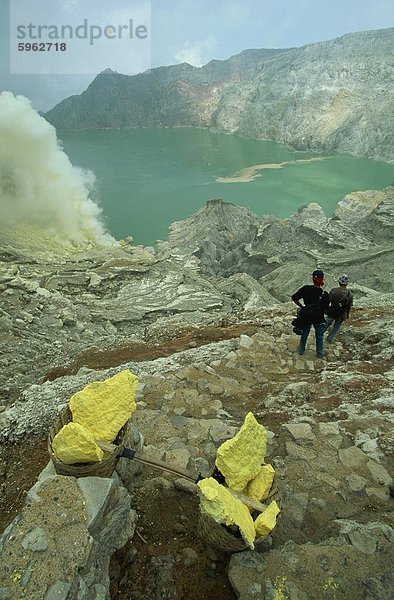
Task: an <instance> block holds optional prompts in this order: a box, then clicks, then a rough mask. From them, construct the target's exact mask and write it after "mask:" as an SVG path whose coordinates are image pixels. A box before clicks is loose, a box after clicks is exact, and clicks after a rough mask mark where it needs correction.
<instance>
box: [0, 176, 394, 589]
mask: <svg viewBox="0 0 394 600" xmlns="http://www.w3.org/2000/svg"><path fill="white" fill-rule="evenodd" d="M392 211H393V188H389V189H387V190H384V191H383V192H374V191H369V192H358V193H354V194H350V195H348V196H347V197H345V198H344V199H343V200H342V201H341V202H340V203H339V204H338V206H337V209H336V211H335V213H334V215H333V216H332V218H330V219H326V218H325V216H324V214H323V211H322V210H321V208H320V207H319V206H318V205H315V204H312V205H309V206H306V207H301V209H299V211H297V213H296V214H295V215H293V216H292V217H290V218H289V219H279V218H274V217H264V218H262V219H261V218H258V217H256V216H255V215H253V214H252V213H251V212H250V211H248V210H247V209H244V208H240V207H237V206H234V205H229V204H226V203H224V202H222V201H220V200H212V201H210V202H208V203H207V204H206V206H204V207H203V208H202V209H201V210H200V211H198V213H196V214H194V215H192V216H191V217H189V219H186V220H185V221H183V222H181V223H175V224H174V225H173V226H172V227H171V229H170V232H169V235H168V238H167V240H166V241H165V242H161V243H160V244H159V245H158V247H157V248H156V250H153V249H146V248H141V247H132V246H130V244H127V243H123V244H121V245H119V247H117V248H116V247H115V248H111V249H109V248H103V249H99V248H95V249H93V248H92V249H90V250H88V251H85V252H84V253H70V252H68V253H66V252H65V251H64V250H62V249H59V248H56V247H55V246H53V247H48V245H47V243H46V241H45V239H43V240H42V245H41V246H40V245H39V236H38V234H37V233H36V236H35V237H34V238H33V239H34V249H33V248H32V246H31V244H30V243H29V238H28V237H26V236H25V237H24V238H23V237H21V236H20V235H17V234H16V232H10V231H8V232H3V233H2V236H1V239H2V242H1V249H0V250H1V255H0V257H1V263H0V286H1V287H0V290H1V292H0V293H1V298H2V304H1V317H0V344H1V346H0V348H1V371H2V378H3V379H2V384H1V393H2V403H3V407H2V412H1V413H0V477H1V500H2V503H3V505H4V507H5V510H4V511H2V519H3V523H4V526H6V525H7V524H8V523H9V522H11V520H12V518H13V517H14V516H15V515H16V513H17V512H18V510H19V509H20V508H21V507H22V506H23V503H24V499H25V497H26V493H27V491H28V488H29V486H30V485H31V483H33V482H34V479H35V477H36V476H37V475H38V474H39V472H40V470H41V468H42V467H41V466H40V465H45V463H46V462H47V450H46V447H45V440H46V436H47V432H48V428H49V426H50V424H51V423H52V422H53V421H54V419H55V418H56V416H57V414H58V413H59V411H60V410H61V408H63V407H64V406H65V404H66V403H67V401H68V399H69V397H70V396H71V395H72V394H73V393H74V392H75V391H77V390H79V389H81V388H82V387H84V386H85V385H86V384H87V383H89V382H91V381H94V380H98V379H100V380H102V379H105V378H107V377H109V376H110V375H113V374H115V373H116V372H118V371H120V370H122V369H125V368H130V369H131V370H132V371H133V372H135V373H136V374H137V375H138V376H139V378H140V382H139V387H138V397H137V400H138V403H137V411H136V413H135V414H134V416H133V422H134V425H136V427H138V429H139V431H140V432H141V433H142V435H143V439H144V446H145V451H146V452H147V453H149V454H150V455H151V456H152V457H156V458H158V459H163V460H166V461H167V462H171V463H174V464H175V465H178V466H179V467H183V468H186V467H187V468H189V469H193V470H195V471H196V472H201V473H202V474H203V475H207V474H209V472H210V469H211V467H212V465H213V462H214V458H215V453H216V449H217V447H218V446H219V445H220V444H221V443H222V441H223V440H225V439H227V438H229V437H231V436H232V435H233V434H234V432H235V431H236V429H237V428H238V427H239V426H240V424H241V423H242V421H243V419H244V416H245V414H246V412H248V411H249V410H252V411H253V412H254V413H255V415H256V417H257V418H258V419H259V420H260V421H261V422H262V423H264V424H265V425H266V427H267V428H268V430H269V431H270V434H269V437H270V446H269V459H270V460H272V462H273V464H274V466H275V468H276V470H277V484H278V488H279V492H280V496H281V505H282V514H281V518H280V521H279V525H278V527H277V529H276V530H275V531H274V534H273V535H272V538H269V540H268V541H267V545H266V547H265V548H264V551H263V553H261V554H260V553H250V552H243V553H241V554H239V555H234V556H233V557H232V558H231V560H230V557H227V556H225V555H222V554H221V553H220V552H216V551H213V550H212V549H206V547H205V546H204V544H203V542H202V541H201V540H199V539H198V538H197V537H196V531H197V516H198V504H197V501H196V497H195V490H194V489H193V487H190V486H187V485H185V483H184V482H183V481H179V480H174V478H173V477H172V476H168V477H167V475H166V476H165V477H158V474H159V473H158V472H155V471H149V470H148V471H147V470H146V469H144V470H143V471H142V472H141V473H140V474H138V470H136V469H135V465H134V463H133V462H130V461H127V460H126V459H122V461H121V463H120V464H119V475H120V477H121V478H122V481H123V486H125V487H127V489H128V491H129V492H130V493H131V507H132V509H133V510H136V512H137V513H138V516H139V520H138V522H137V523H136V521H135V514H134V512H133V511H132V512H131V513H130V500H129V499H128V496H127V494H126V492H125V490H124V489H123V487H122V486H119V481H118V479H117V477H116V476H115V480H116V481H115V483H110V484H109V485H108V486H107V488H108V489H107V492H108V494H107V496H106V495H105V493H103V494H102V495H101V496H100V497H102V498H103V504H102V506H103V508H100V507H97V506H96V510H98V517H97V518H98V520H97V522H96V525H97V527H96V526H95V527H96V528H95V530H94V531H93V529H92V528H91V527H90V526H89V520H88V522H86V519H85V517H84V513H83V511H81V506H82V504H83V498H82V496H81V490H80V488H81V486H80V485H78V484H77V483H76V482H75V481H74V480H72V481H71V480H69V479H67V481H64V478H60V479H59V480H56V479H55V480H53V479H50V480H49V483H45V485H44V487H42V491H40V493H39V495H41V497H42V499H44V505H42V504H41V506H38V507H37V504H34V502H33V503H32V502H31V497H32V493H31V494H30V495H29V496H28V498H27V504H26V506H25V508H24V509H23V512H22V513H21V516H18V517H17V518H16V521H13V525H12V527H11V528H10V529H9V530H8V531H7V532H6V533H5V535H4V537H3V539H2V540H0V554H1V553H2V555H1V561H0V563H1V564H2V569H3V571H2V573H3V574H4V583H3V581H2V583H1V586H0V592H1V594H3V596H5V597H10V598H14V597H15V598H17V597H21V595H22V596H23V594H24V593H25V591H26V590H28V592H29V594H30V596H29V597H31V598H35V597H37V600H38V598H39V597H43V594H44V593H48V594H50V593H52V596H51V595H49V596H48V598H51V597H55V596H54V594H55V593H60V592H59V590H60V591H61V592H62V593H63V597H64V598H68V599H72V600H73V599H74V598H77V597H78V598H80V597H83V598H86V600H90V598H92V599H93V598H97V597H98V595H97V594H98V593H99V592H100V594H101V596H100V597H102V598H105V599H106V600H109V597H110V592H109V587H108V586H109V581H110V580H111V586H112V588H111V589H112V597H114V598H115V597H117V598H130V597H133V598H142V597H144V598H147V600H154V599H157V598H168V599H174V600H177V599H178V598H181V597H187V598H189V599H191V600H194V598H195V599H196V600H197V598H201V595H204V596H205V597H207V598H213V597H215V598H219V599H220V600H230V599H231V598H234V594H235V595H236V596H237V597H238V598H241V599H246V598H254V597H256V598H263V599H264V598H267V600H268V599H269V598H273V597H282V598H288V599H290V600H298V599H299V598H303V599H305V600H309V599H311V600H312V599H314V598H316V597H321V598H336V599H337V600H359V599H360V598H363V599H367V600H386V598H387V600H388V599H389V598H390V593H391V589H392V585H393V581H392V573H391V570H390V564H391V563H392V558H393V529H392V527H393V521H392V514H391V513H390V509H391V504H392V498H391V496H390V494H391V493H392V477H391V475H390V472H391V471H392V468H393V453H392V449H393V435H392V405H393V380H394V376H393V367H394V363H393V347H394V345H393V330H394V329H393V318H394V314H393V309H392V306H393V302H392V300H393V289H392V282H391V280H392V277H391V276H390V266H389V265H390V264H392V260H390V259H392V252H393V248H392V245H391V244H390V242H391V239H392V226H393V215H392ZM316 266H322V267H323V268H324V270H325V271H326V273H327V278H326V279H327V285H328V287H331V285H334V284H335V279H336V277H337V276H338V274H339V273H340V272H342V271H343V270H346V271H348V272H349V273H350V276H351V280H352V284H351V288H352V289H353V291H354V294H355V308H354V310H353V312H352V316H351V319H350V321H349V322H347V323H346V326H345V327H344V328H343V331H342V332H341V333H340V335H339V337H338V342H337V343H335V344H333V345H331V346H329V347H328V348H327V355H326V358H325V359H324V360H321V359H317V358H316V356H315V352H314V348H313V340H310V342H309V346H308V348H307V352H306V354H305V355H304V356H302V357H300V356H298V354H297V353H296V346H297V343H298V338H297V336H295V335H294V334H293V333H292V329H291V325H290V322H291V319H292V315H293V314H294V305H292V303H290V302H289V301H288V300H289V295H290V294H291V293H292V292H293V291H294V290H295V289H296V288H297V287H298V286H300V285H302V284H303V283H305V282H306V281H308V279H309V276H310V273H311V271H312V270H313V268H315V267H316ZM283 301H284V303H283ZM39 448H41V451H38V450H37V449H39ZM32 457H34V458H32ZM49 468H50V467H49ZM43 480H44V476H42V478H41V482H42V481H43ZM29 482H30V484H29ZM95 485H96V484H95V483H94V482H92V486H93V487H92V489H93V491H94V489H95V487H94V486H95ZM40 486H41V483H40ZM40 486H39V487H40ZM57 489H64V490H65V493H64V498H62V499H61V500H60V501H59V495H58V494H57V493H56V491H57ZM40 490H41V487H40ZM33 496H34V494H33ZM107 500H108V502H107ZM63 502H64V503H65V504H64V507H63V504H62V503H63ZM38 504H39V503H38ZM43 506H44V509H45V508H46V507H48V511H47V512H46V513H45V510H44V513H45V514H44V513H43V511H42V507H43ZM60 506H62V507H63V509H62V510H61V511H59V507H60ZM73 506H74V509H75V513H76V517H75V520H74V525H75V528H74V529H75V531H77V533H78V536H80V538H74V537H73V536H74V534H73V531H74V529H73V528H66V529H64V530H61V531H60V529H59V523H58V521H57V519H56V518H55V517H56V515H57V514H58V513H59V512H60V513H61V514H63V513H64V514H69V513H70V510H71V511H72V507H73ZM105 507H107V508H105ZM40 509H41V512H40ZM86 510H87V509H86ZM81 512H82V514H81ZM125 515H126V517H127V518H128V519H129V527H128V529H127V531H126V529H124V530H123V529H122V519H124V518H125ZM32 519H35V529H34V528H32V526H31V523H32V522H33V521H32ZM37 519H41V520H40V521H39V527H38V529H40V531H36V529H37V522H36V521H37ZM44 521H45V522H44ZM134 527H136V531H137V532H138V533H137V534H136V535H134V537H133V538H132V540H129V541H128V542H127V543H126V546H125V547H124V549H123V550H121V551H119V552H117V554H116V555H114V556H113V558H112V562H111V568H110V570H109V572H108V562H109V556H110V555H111V554H112V553H113V552H114V551H115V549H116V548H120V547H121V546H122V545H123V544H125V542H126V540H127V537H128V536H131V535H132V533H133V530H134ZM59 532H60V533H59ZM107 532H111V536H110V535H109V533H108V534H107ZM34 536H35V537H34ZM59 536H60V537H62V536H63V537H62V540H63V543H59ZM104 538H105V539H104ZM77 539H83V540H84V544H82V545H81V548H80V550H81V552H79V553H77V552H76V553H72V559H70V552H69V548H70V547H73V546H72V544H73V543H74V542H75V541H77ZM44 542H46V544H47V545H46V546H45V543H44ZM85 542H86V543H85ZM21 544H22V548H23V549H24V551H22V549H21V548H20V545H21ZM23 544H25V546H26V545H27V548H25V546H23ZM37 544H38V546H37ZM42 544H44V546H45V548H44V547H42ZM82 546H83V547H82ZM54 548H56V549H57V550H56V553H55V555H54V554H53V549H54ZM136 549H137V550H138V553H137V554H136ZM55 559H56V560H55ZM46 560H48V561H49V560H50V561H52V562H51V564H52V565H53V570H48V569H45V568H44V567H45V561H46ZM34 565H35V566H36V570H35V569H34V568H33V567H34ZM64 565H70V569H71V570H70V569H68V570H67V569H64ZM74 567H75V568H74ZM34 573H37V574H38V575H37V577H38V579H37V581H36V580H35V579H34ZM227 574H228V578H227ZM26 586H27V587H26ZM77 588H79V591H78V592H77V591H76V590H77ZM316 589H317V590H318V592H319V596H317V595H316ZM43 590H44V592H43ZM81 590H82V591H81ZM7 594H8V596H7ZM34 594H36V595H34ZM37 594H38V595H37ZM40 594H41V596H40ZM95 594H96V595H95ZM56 597H58V596H56Z"/></svg>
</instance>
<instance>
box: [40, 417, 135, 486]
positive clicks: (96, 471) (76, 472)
mask: <svg viewBox="0 0 394 600" xmlns="http://www.w3.org/2000/svg"><path fill="white" fill-rule="evenodd" d="M71 421H72V414H71V411H70V409H69V408H68V407H67V408H65V409H64V410H63V411H62V412H61V413H60V415H59V419H58V420H57V422H56V423H55V425H54V426H53V427H52V428H51V429H50V431H49V435H48V452H49V456H50V457H51V459H52V462H53V465H54V467H55V471H56V473H58V474H59V475H69V476H71V477H111V475H112V473H113V472H114V470H115V467H116V465H117V463H118V460H119V458H120V456H121V455H122V453H123V450H124V448H125V433H126V429H127V423H126V424H125V425H123V427H122V429H121V430H120V431H119V433H118V435H117V437H116V440H115V442H114V443H115V444H116V445H117V448H116V450H114V451H113V452H111V453H110V454H109V455H108V456H107V457H106V458H104V459H103V460H102V461H101V462H95V463H77V464H75V465H66V464H64V463H62V462H60V461H59V460H57V458H56V457H55V455H54V453H53V450H52V442H53V438H54V437H55V435H56V434H57V433H58V432H59V431H60V430H61V428H62V427H63V426H64V425H67V423H70V422H71Z"/></svg>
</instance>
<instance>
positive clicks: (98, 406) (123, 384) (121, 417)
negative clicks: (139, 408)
mask: <svg viewBox="0 0 394 600" xmlns="http://www.w3.org/2000/svg"><path fill="white" fill-rule="evenodd" d="M137 382H138V377H136V375H133V374H132V373H131V372H130V371H121V372H120V373H118V374H117V375H114V376H113V377H110V378H109V379H106V380H105V381H94V382H93V383H91V384H89V385H87V386H86V387H85V388H84V389H83V390H81V391H80V392H77V393H76V394H74V396H72V397H71V399H70V402H69V406H70V409H71V412H72V415H73V421H74V422H75V423H79V424H80V425H82V426H83V427H86V429H89V430H90V431H91V432H92V434H93V436H94V439H96V440H102V441H104V442H112V441H113V440H114V439H115V438H116V436H117V434H118V432H119V430H120V429H121V428H122V427H123V425H124V424H125V423H126V421H127V420H128V419H129V418H130V417H131V415H132V414H133V412H134V411H135V409H136V404H135V400H134V398H135V393H136V390H137Z"/></svg>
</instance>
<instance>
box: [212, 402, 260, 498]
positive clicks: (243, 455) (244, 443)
mask: <svg viewBox="0 0 394 600" xmlns="http://www.w3.org/2000/svg"><path fill="white" fill-rule="evenodd" d="M266 449H267V432H266V430H265V427H263V425H259V423H258V422H257V421H256V419H255V418H254V416H253V414H252V413H251V412H250V413H248V414H247V415H246V417H245V421H244V424H243V425H242V427H241V429H240V430H239V432H238V433H237V435H236V436H235V437H233V438H232V439H231V440H227V441H226V442H224V444H222V445H221V446H220V448H219V449H218V451H217V456H216V466H217V468H218V469H219V471H221V473H222V474H223V475H224V477H225V479H226V483H227V485H228V487H230V488H232V489H233V490H235V491H236V492H242V490H243V489H244V488H245V486H246V485H247V483H248V482H249V481H250V480H251V479H254V478H255V477H256V475H257V474H258V472H259V470H260V465H261V463H262V462H263V461H264V457H265V452H266Z"/></svg>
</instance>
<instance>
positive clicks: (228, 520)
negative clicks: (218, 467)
mask: <svg viewBox="0 0 394 600" xmlns="http://www.w3.org/2000/svg"><path fill="white" fill-rule="evenodd" d="M197 486H198V487H199V488H200V491H201V494H200V496H201V502H200V506H201V510H202V511H203V512H205V513H206V514H208V515H209V516H210V517H212V518H213V519H214V520H215V521H216V522H217V523H220V524H224V525H237V526H238V527H239V530H240V532H241V535H242V537H243V539H244V541H245V544H247V546H248V547H249V548H251V549H252V550H253V548H254V543H253V542H254V538H255V535H256V532H255V528H254V523H253V519H252V517H251V516H250V513H249V510H248V509H247V507H246V506H245V505H244V504H242V502H241V501H240V500H237V498H234V496H232V495H231V493H230V492H229V491H228V489H227V488H225V487H223V486H222V485H220V483H218V482H217V481H216V480H215V479H213V478H212V477H208V478H207V479H203V480H202V481H199V482H198V483H197Z"/></svg>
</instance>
